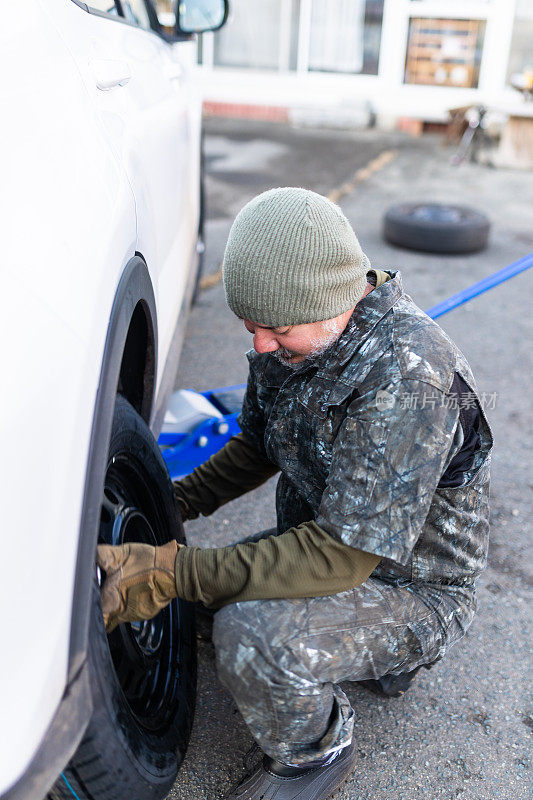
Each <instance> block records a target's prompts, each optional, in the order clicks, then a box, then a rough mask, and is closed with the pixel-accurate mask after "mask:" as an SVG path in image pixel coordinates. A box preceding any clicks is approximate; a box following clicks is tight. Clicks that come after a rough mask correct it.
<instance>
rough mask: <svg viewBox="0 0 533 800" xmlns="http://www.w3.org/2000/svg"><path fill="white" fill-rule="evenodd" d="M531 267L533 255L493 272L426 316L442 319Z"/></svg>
mask: <svg viewBox="0 0 533 800" xmlns="http://www.w3.org/2000/svg"><path fill="white" fill-rule="evenodd" d="M530 267H533V253H530V254H529V255H527V256H524V257H523V258H520V259H519V260H518V261H515V262H514V263H513V264H509V266H508V267H503V269H499V270H498V271H497V272H493V273H492V275H489V276H488V277H487V278H483V280H481V281H478V282H477V283H474V284H472V286H469V287H468V289H463V291H462V292H457V294H452V296H451V297H448V299H447V300H443V301H442V303H437V305H436V306H433V307H432V308H430V309H428V310H427V311H426V314H427V315H428V317H431V319H436V318H437V317H442V315H443V314H447V313H448V311H453V309H454V308H457V306H462V305H463V303H466V302H468V300H472V298H474V297H477V296H478V295H479V294H483V292H486V291H488V290H489V289H493V288H494V287H495V286H498V285H499V284H500V283H503V282H504V281H508V280H509V278H514V276H515V275H518V274H519V273H520V272H524V270H526V269H529V268H530Z"/></svg>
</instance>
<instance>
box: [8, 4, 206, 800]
mask: <svg viewBox="0 0 533 800" xmlns="http://www.w3.org/2000/svg"><path fill="white" fill-rule="evenodd" d="M0 40H1V43H2V46H1V50H0V60H1V65H2V70H1V71H2V76H3V78H2V82H1V88H0V102H1V108H2V124H1V127H0V143H1V151H0V152H1V156H0V158H1V161H2V169H1V176H2V178H1V180H2V185H1V190H0V191H1V196H2V201H1V202H2V207H1V223H2V239H1V247H2V263H1V267H0V270H1V275H2V289H3V291H2V297H3V306H4V307H3V312H2V315H1V317H0V330H1V337H2V362H3V392H2V399H1V412H2V413H1V422H0V426H1V435H0V442H1V453H2V475H1V481H0V486H1V489H2V498H3V499H2V516H3V524H2V563H3V565H4V568H3V570H2V580H1V582H0V597H1V601H0V606H1V608H2V618H3V622H2V627H3V642H4V644H5V645H6V648H5V649H4V648H2V657H1V659H0V709H1V721H0V738H1V740H2V748H1V750H2V755H1V758H0V795H3V794H4V793H5V792H8V790H9V789H10V787H13V786H14V785H15V784H16V783H17V781H19V779H20V778H21V776H22V775H23V774H24V772H25V771H26V770H27V768H28V765H29V764H30V762H31V761H32V759H33V758H34V756H35V754H36V752H37V750H38V748H39V746H40V745H41V744H42V742H43V739H44V738H45V735H46V732H47V729H48V728H49V726H50V724H51V722H52V719H53V717H54V714H55V713H56V711H57V709H58V707H59V705H60V702H61V700H62V697H63V696H64V693H65V689H66V687H67V685H68V683H69V677H70V678H71V677H72V676H73V675H74V673H75V672H76V670H77V669H78V668H79V669H81V663H77V664H76V663H74V664H73V663H69V647H70V645H71V643H70V636H71V618H72V613H73V595H74V589H75V586H74V583H75V576H76V564H77V558H78V539H79V530H80V524H81V523H80V520H81V513H82V506H83V500H84V492H85V484H86V476H87V469H88V458H89V451H90V443H91V432H92V430H93V425H94V415H95V406H96V403H97V394H98V392H99V391H100V390H99V386H101V384H100V380H101V374H102V364H103V358H104V350H105V347H106V338H107V337H108V327H109V321H110V318H111V315H112V309H113V304H114V303H115V300H116V293H117V287H118V286H119V283H120V281H121V277H122V275H123V273H124V270H125V268H126V266H127V265H128V262H130V261H131V259H132V258H134V257H135V254H140V256H141V257H142V260H143V261H144V262H145V264H146V268H147V274H148V275H149V279H150V281H151V284H152V287H153V293H154V298H155V309H156V316H157V320H156V322H157V347H156V350H157V358H156V359H154V363H155V364H156V365H157V367H156V371H155V378H154V391H153V393H152V396H153V402H152V403H151V406H150V414H149V421H150V423H151V427H152V430H153V432H154V434H155V435H157V433H158V427H159V425H160V421H161V417H162V410H163V406H164V403H165V401H166V397H167V396H168V391H169V389H170V388H171V386H170V383H169V380H168V374H167V376H166V377H167V381H166V383H168V386H167V385H166V384H165V377H164V367H165V365H166V364H167V363H168V357H169V353H170V352H174V350H175V347H172V348H171V345H172V342H173V336H174V332H175V330H176V325H177V323H178V322H179V321H180V319H179V318H180V317H183V314H184V309H186V307H187V306H188V300H189V299H190V287H191V280H192V279H193V278H192V277H191V276H193V272H194V269H195V265H196V243H197V232H198V224H199V187H200V126H201V104H200V98H199V96H198V94H197V92H196V88H195V85H194V75H193V72H194V59H195V45H194V42H192V41H183V42H174V43H169V42H167V41H165V40H164V39H163V38H162V37H160V36H158V35H157V34H156V33H154V32H150V31H148V30H145V29H142V28H140V27H136V26H135V25H132V24H127V23H126V22H124V21H119V19H118V18H117V19H115V18H112V17H110V16H104V15H97V14H92V13H88V11H87V9H85V8H83V4H77V3H76V2H74V0H26V2H25V3H23V4H22V5H21V4H19V3H7V4H5V6H4V7H3V9H2V32H1V33H0ZM173 357H174V356H173ZM167 371H168V370H167ZM171 371H172V370H171ZM164 384H165V385H164ZM112 388H113V387H112ZM113 391H114V388H113ZM88 568H89V569H92V567H91V565H89V567H88ZM69 670H70V671H71V675H70V676H69ZM35 796H37V795H35ZM28 797H29V795H28Z"/></svg>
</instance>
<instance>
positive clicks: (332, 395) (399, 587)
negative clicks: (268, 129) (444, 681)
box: [99, 187, 492, 800]
mask: <svg viewBox="0 0 533 800" xmlns="http://www.w3.org/2000/svg"><path fill="white" fill-rule="evenodd" d="M223 274H224V287H225V292H226V299H227V302H228V305H229V306H230V308H231V309H232V310H233V312H234V313H235V314H236V315H237V316H239V317H241V318H242V319H243V321H244V325H245V326H246V328H247V330H248V331H249V332H250V333H251V334H252V335H253V344H254V350H253V351H250V352H249V353H248V359H249V364H250V373H249V378H248V385H247V390H246V395H245V399H244V404H243V409H242V414H241V417H240V425H241V429H242V433H240V434H239V436H237V437H234V438H233V439H232V440H231V441H230V442H229V443H228V444H227V445H226V447H224V448H223V449H222V450H221V451H220V452H219V453H218V454H216V455H215V456H213V457H212V458H211V459H210V460H209V461H208V462H207V463H206V464H204V465H202V466H201V467H199V468H198V469H196V470H195V471H194V473H193V474H192V475H190V476H188V477H187V478H185V479H183V480H182V481H180V482H177V483H176V484H175V490H176V495H177V498H178V502H179V505H180V508H181V510H182V513H183V516H184V518H185V519H187V518H188V519H191V518H193V517H196V516H198V514H200V513H202V514H210V513H212V512H213V511H214V510H215V509H216V508H218V507H220V506H221V505H222V504H223V503H225V502H228V501H229V500H231V499H233V498H235V497H237V496H239V495H241V494H243V493H244V492H246V491H249V490H251V489H253V488H254V487H256V486H258V485H259V484H261V483H262V482H264V481H265V480H267V479H268V478H269V477H271V476H272V475H273V474H275V473H276V472H278V471H280V472H281V476H280V478H279V481H278V486H277V497H276V505H277V517H278V524H277V529H276V530H275V531H266V532H265V533H263V534H258V535H256V536H252V537H250V538H249V540H248V541H245V542H243V543H240V544H236V545H230V546H228V547H223V548H215V549H200V548H196V547H184V546H180V545H177V544H176V543H174V542H171V543H169V544H167V545H165V546H164V547H159V548H153V547H149V546H148V545H133V546H130V545H125V546H122V547H118V548H113V547H108V546H102V547H99V563H100V566H101V567H102V568H103V569H104V570H105V571H106V572H107V575H108V577H107V581H106V583H105V585H104V588H103V592H102V604H103V611H104V617H105V619H106V623H107V626H108V628H109V627H112V626H114V625H116V624H118V622H120V621H125V620H131V619H137V618H147V617H150V616H152V615H154V614H155V613H157V611H158V610H159V608H161V607H162V606H164V605H165V604H166V603H167V602H169V601H170V599H172V598H173V597H175V596H176V595H179V596H180V597H184V598H186V599H189V600H192V601H200V602H202V603H203V604H204V605H206V606H208V607H211V608H214V609H220V610H218V611H217V613H216V614H215V622H214V644H215V648H216V654H217V669H218V675H219V677H220V679H221V681H222V682H223V683H224V684H225V685H226V687H227V688H228V689H229V690H230V691H231V693H232V694H233V697H234V698H235V701H236V703H237V706H238V708H239V710H240V712H241V714H242V715H243V717H244V719H245V721H246V723H247V724H248V727H249V729H250V731H251V733H252V735H253V736H254V738H255V739H256V741H257V742H258V743H259V745H260V747H261V748H262V750H263V751H264V753H265V756H264V758H263V761H262V762H261V764H260V765H259V767H258V768H257V770H256V771H255V772H254V773H253V774H252V775H251V776H250V777H249V778H247V779H245V780H244V782H243V783H242V784H241V785H240V786H239V787H238V788H237V789H236V790H234V792H232V793H231V794H230V795H229V797H230V798H233V799H234V800H236V798H247V800H260V798H263V797H265V798H266V797H268V798H270V799H271V800H273V798H275V799H276V800H290V798H296V797H297V798H298V799H299V800H311V799H312V800H322V799H323V798H326V797H329V796H330V795H331V794H332V793H333V792H335V791H336V789H337V788H338V787H339V786H340V785H341V784H342V783H343V782H344V781H345V780H346V779H347V778H348V776H349V775H350V773H351V771H352V770H353V767H354V760H355V743H354V742H353V739H352V732H353V716H354V711H353V709H352V708H351V706H350V703H349V701H348V699H347V697H346V695H345V694H344V692H343V691H342V690H341V689H340V687H339V686H338V683H339V682H340V681H342V680H352V681H361V682H363V683H364V684H365V685H367V686H369V688H372V689H374V690H381V691H382V692H383V693H385V694H388V695H395V694H398V693H400V692H401V691H404V690H405V689H406V688H407V686H408V685H409V683H410V681H411V680H412V678H413V676H414V674H415V673H416V671H417V670H418V669H419V668H420V667H421V666H423V665H426V666H428V665H431V664H432V663H434V662H435V661H437V660H439V659H441V658H442V657H443V655H444V653H445V651H447V650H448V648H449V647H451V645H452V644H453V643H454V642H455V641H457V640H458V639H460V638H461V636H463V634H464V633H465V631H466V629H467V628H468V626H469V625H470V623H471V621H472V617H473V615H474V612H475V607H476V603H475V585H474V584H475V579H476V576H477V575H478V574H479V572H480V571H481V570H482V569H483V567H484V565H485V561H486V553H487V538H488V521H487V517H488V491H489V467H490V451H491V448H492V437H491V433H490V429H489V426H488V423H487V421H486V419H485V416H484V414H483V410H482V408H481V406H480V403H479V400H478V398H477V394H476V388H475V384H474V379H473V376H472V373H471V371H470V369H469V367H468V364H467V363H466V361H465V358H464V356H463V355H462V354H461V352H460V351H459V350H458V349H457V347H456V346H455V345H454V344H453V342H451V340H450V339H449V338H448V337H447V336H446V334H445V333H444V332H443V331H442V330H441V328H440V327H439V326H438V325H437V324H436V323H435V322H433V321H432V320H431V319H429V317H427V316H426V315H425V314H424V313H423V312H422V311H421V310H420V309H419V308H418V307H417V306H416V305H415V304H414V303H413V301H412V300H411V299H410V298H409V297H408V296H407V295H406V294H404V292H403V289H402V283H401V277H400V274H399V273H398V272H396V273H394V272H383V271H381V270H371V269H370V264H369V261H368V259H367V257H366V256H365V255H364V253H363V252H362V250H361V247H360V245H359V242H358V240H357V238H356V236H355V234H354V232H353V230H352V228H351V226H350V224H349V223H348V220H347V219H346V218H345V217H344V215H343V214H342V212H341V211H340V209H339V208H338V207H337V206H336V205H334V204H333V203H331V202H330V201H329V200H327V199H326V198H324V197H321V196H320V195H317V194H315V193H314V192H311V191H308V190H305V189H299V188H290V187H289V188H280V189H272V190H270V191H267V192H264V193H263V194H260V195H259V196H258V197H256V198H255V199H253V200H252V201H251V202H250V203H248V204H247V205H246V206H245V207H244V208H243V209H242V210H241V212H240V213H239V214H238V216H237V218H236V220H235V222H234V224H233V227H232V229H231V231H230V235H229V239H228V243H227V246H226V251H225V255H224V265H223Z"/></svg>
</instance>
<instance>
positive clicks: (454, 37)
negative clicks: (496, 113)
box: [405, 17, 485, 89]
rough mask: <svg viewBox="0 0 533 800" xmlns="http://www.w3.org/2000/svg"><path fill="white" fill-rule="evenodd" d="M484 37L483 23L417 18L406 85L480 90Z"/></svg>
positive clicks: (411, 27)
mask: <svg viewBox="0 0 533 800" xmlns="http://www.w3.org/2000/svg"><path fill="white" fill-rule="evenodd" d="M484 35H485V22H484V21H482V20H477V19H432V18H430V17H426V18H417V17H413V18H412V19H410V20H409V40H408V44H407V58H406V64H405V83H419V84H426V85H431V86H460V87H463V88H473V89H475V88H477V85H478V81H479V66H480V63H481V52H482V48H483V38H484Z"/></svg>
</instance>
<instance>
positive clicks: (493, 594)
mask: <svg viewBox="0 0 533 800" xmlns="http://www.w3.org/2000/svg"><path fill="white" fill-rule="evenodd" d="M206 133H207V136H206V155H207V170H208V175H207V211H208V223H207V237H208V239H207V259H206V273H216V272H217V270H218V268H219V266H220V261H221V258H222V254H223V250H224V244H225V240H226V237H227V233H228V231H229V227H230V225H231V222H232V220H233V218H234V216H235V214H236V213H237V212H238V211H239V209H240V208H241V207H242V205H244V203H245V202H247V201H248V200H249V199H250V198H251V197H253V196H254V195H256V194H257V193H259V192H260V191H263V190H264V189H267V188H270V187H272V186H283V185H292V186H306V187H308V188H311V189H313V190H315V191H318V192H321V193H323V194H327V193H329V192H330V191H332V190H333V189H335V188H336V187H339V186H340V185H341V184H343V183H344V182H345V181H347V180H349V179H350V178H351V177H352V176H353V175H354V173H355V172H356V171H357V170H358V169H360V168H362V167H365V166H366V165H367V164H368V163H369V162H370V161H371V160H372V159H374V158H375V157H376V156H378V155H379V154H380V153H381V152H383V151H385V150H390V149H391V148H394V149H396V150H397V156H396V158H395V159H394V160H393V161H392V162H391V163H390V164H388V165H387V166H385V167H384V168H383V169H382V170H380V171H379V172H376V173H374V174H372V175H371V176H370V177H369V178H368V179H367V180H365V181H363V182H362V183H360V184H358V185H357V186H356V187H355V189H354V190H353V191H352V192H351V193H349V194H347V195H346V196H344V197H343V198H342V199H341V200H340V205H341V207H342V208H343V210H344V212H345V214H346V215H347V216H348V218H349V219H350V221H351V223H352V225H353V227H354V229H355V231H356V233H357V234H358V236H359V238H360V241H361V243H362V245H363V249H364V250H365V251H366V253H367V254H368V255H369V257H370V259H371V261H372V262H373V264H374V265H375V266H381V267H393V268H399V269H401V271H402V275H403V279H404V286H405V287H406V290H407V291H408V292H409V294H411V296H412V297H413V298H414V299H415V301H416V302H417V303H418V304H419V305H420V306H421V307H422V308H429V307H430V306H432V305H434V304H435V303H437V302H438V301H440V300H442V299H444V298H446V297H448V296H449V295H451V294H453V293H454V292H456V291H458V290H460V289H461V288H464V287H466V286H468V285H469V284H471V283H473V282H474V281H477V280H479V279H481V278H482V277H484V276H486V275H489V274H490V273H492V272H494V271H495V270H497V269H499V268H500V267H503V266H505V265H506V264H509V263H511V262H512V261H515V260H516V259H518V258H520V257H521V256H523V255H525V254H526V253H528V252H531V251H533V181H532V179H531V173H526V172H514V171H509V170H491V169H488V168H486V167H482V166H476V165H470V164H469V165H464V166H462V167H460V168H459V169H456V168H452V167H450V166H449V157H450V151H449V150H447V149H445V148H443V147H442V145H441V139H440V137H438V136H434V135H431V136H425V137H423V138H422V139H417V140H414V139H411V138H408V137H405V136H403V135H399V134H382V133H379V132H374V131H365V132H353V131H326V130H309V129H300V130H298V129H293V128H290V127H287V126H284V125H274V124H267V123H253V122H243V121H241V120H240V121H237V122H235V121H230V120H218V119H217V120H208V121H207V124H206ZM403 199H413V200H417V199H423V200H430V199H433V200H436V201H448V202H458V201H460V202H464V203H468V204H470V205H473V206H475V207H476V208H478V209H480V210H483V211H485V212H486V213H487V214H488V215H489V216H490V218H491V220H492V223H493V227H492V235H491V241H490V244H489V247H488V249H487V250H485V251H484V252H483V253H479V254H476V255H470V256H455V257H443V256H435V255H428V254H422V253H414V252H409V251H406V250H399V249H397V248H393V247H391V246H389V245H387V244H386V243H385V242H384V241H383V239H382V236H381V220H382V215H383V212H384V210H385V209H386V207H387V206H388V205H389V204H391V203H393V202H397V201H399V200H403ZM532 281H533V272H531V271H529V272H526V273H523V274H522V275H520V276H518V277H516V278H514V279H512V280H511V281H509V282H507V283H506V284H504V285H502V286H500V287H498V288H497V289H495V290H493V291H491V292H489V293H487V294H485V295H483V296H481V297H479V298H476V299H475V300H473V301H471V302H470V303H468V304H466V305H465V306H463V307H461V308H460V309H457V310H456V311H454V312H451V313H450V314H448V315H446V316H444V317H442V319H440V320H439V322H440V323H441V325H442V327H443V328H444V329H445V330H446V331H447V332H448V333H449V334H450V335H451V336H452V338H453V339H454V340H455V341H456V342H457V344H458V345H459V346H460V347H461V349H462V350H463V352H464V353H465V354H466V356H467V358H468V360H469V362H470V364H471V366H472V369H473V371H474V374H475V375H476V378H477V381H478V386H479V389H480V391H482V392H487V393H493V392H497V398H496V404H495V407H494V408H493V409H490V410H489V411H488V416H489V419H490V421H491V424H492V426H493V430H494V435H495V441H496V446H495V453H494V462H493V463H494V469H493V481H492V517H491V519H492V530H491V548H490V554H489V566H488V568H487V570H486V572H485V573H484V574H483V575H482V576H481V578H480V580H479V584H478V587H479V592H478V596H479V612H478V615H477V617H476V619H475V620H474V623H473V624H472V626H471V628H470V629H469V631H468V633H467V635H466V636H465V638H464V639H463V640H462V641H461V642H460V643H458V644H457V645H456V647H455V648H454V649H453V650H452V651H450V653H449V654H448V655H447V657H446V658H445V659H444V661H442V662H440V663H439V664H437V665H436V666H435V667H434V668H433V669H432V670H430V671H425V670H423V671H422V673H420V674H419V676H417V680H416V682H415V684H414V685H413V686H412V687H411V689H410V690H409V692H408V693H407V694H406V695H405V696H403V697H401V698H398V699H391V700H380V699H378V698H376V697H375V696H374V695H371V694H369V693H368V692H366V691H364V690H363V689H361V688H360V687H359V686H357V685H354V684H343V688H344V689H345V691H346V692H347V694H348V696H349V697H350V699H351V700H352V702H353V706H354V708H355V710H356V722H355V736H356V739H357V745H358V752H359V761H358V768H357V770H356V772H355V773H354V775H353V778H352V779H351V781H350V782H349V783H348V784H347V785H346V786H345V787H344V789H343V790H342V791H341V792H340V793H339V794H338V797H337V800H348V798H350V800H367V799H368V800H370V799H371V798H372V800H374V798H375V799H376V800H383V799H384V798H388V800H407V799H408V798H409V800H413V799H414V798H430V799H431V798H446V799H447V800H451V799H452V798H453V799H454V800H455V798H464V799H465V800H489V799H490V800H494V798H498V800H520V799H521V798H526V797H529V796H530V791H531V782H530V776H529V768H530V762H531V749H530V747H531V745H530V737H531V732H532V730H533V704H532V702H531V695H530V692H529V689H530V685H531V683H532V680H531V679H532V677H533V676H532V673H531V658H530V655H531V641H532V639H531V594H532V591H531V586H532V575H531V550H530V549H528V545H529V540H530V536H529V532H530V524H529V519H530V512H531V489H532V488H533V479H532V477H531V472H530V469H531V452H532V433H531V425H528V424H527V423H528V419H529V420H530V416H529V417H528V414H527V412H528V410H530V408H531V399H530V398H531V395H532V389H533V377H532V368H531V367H532V363H531V351H530V342H531V339H532V321H531V316H532V302H531V298H532V291H531V290H532ZM249 347H251V342H250V336H249V334H247V333H246V331H245V330H244V329H243V327H242V323H240V322H239V321H238V320H236V319H235V318H234V317H233V315H232V314H231V313H230V312H229V311H228V310H227V309H226V307H225V304H224V295H223V291H222V287H221V286H220V284H217V285H215V286H214V287H213V288H210V289H207V290H205V291H203V292H202V294H201V295H200V299H199V302H198V304H197V305H196V307H195V308H194V309H193V311H192V313H191V316H190V320H189V325H188V331H187V337H186V341H185V345H184V350H183V354H182V358H181V362H180V369H179V373H178V376H177V380H176V387H192V388H195V389H199V390H202V389H206V388H210V387H213V386H222V385H225V384H233V383H239V382H243V381H244V380H245V379H246V359H245V358H244V353H245V351H246V350H247V349H248V348H249ZM274 521H275V514H274V482H273V481H270V482H269V483H268V484H267V485H265V486H263V487H261V488H260V489H258V490H256V491H255V492H254V493H252V494H251V495H248V496H245V497H243V498H241V499H239V500H237V501H235V502H234V503H232V504H230V505H228V506H225V507H224V508H222V509H221V510H220V511H218V512H217V513H216V514H215V515H213V517H211V518H210V519H203V520H199V521H195V522H193V523H189V524H188V528H187V531H188V536H189V540H190V542H191V543H192V544H199V545H204V546H215V545H220V544H225V543H228V542H230V541H234V540H236V539H239V538H241V537H242V536H244V535H246V534H247V533H249V532H251V531H255V530H259V529H262V528H266V527H269V526H271V525H273V524H274ZM199 637H200V638H199V696H198V706H197V712H196V720H195V725H194V730H193V735H192V739H191V744H190V748H189V751H188V754H187V757H186V759H185V762H184V765H183V767H182V769H181V771H180V773H179V775H178V778H177V781H176V784H175V786H174V788H173V789H172V791H171V793H170V795H169V798H172V799H173V800H204V798H205V800H217V799H218V798H222V797H223V796H224V794H225V792H227V790H228V788H229V787H230V786H231V785H232V784H233V783H235V782H236V781H238V780H239V779H240V777H241V776H242V775H243V771H244V767H243V758H244V756H245V755H246V753H247V751H248V750H249V748H250V747H251V745H252V739H251V737H250V735H249V733H248V731H247V729H246V726H245V725H244V723H243V721H242V719H241V717H240V715H239V713H238V711H237V709H236V707H235V704H234V703H233V701H232V698H231V697H230V696H229V695H228V693H227V692H226V691H225V690H224V689H223V688H222V686H221V685H220V684H219V682H218V680H217V677H216V672H215V665H214V651H213V648H212V645H211V643H210V642H209V640H208V638H207V637H206V636H205V632H204V633H202V631H201V630H200V632H199Z"/></svg>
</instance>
